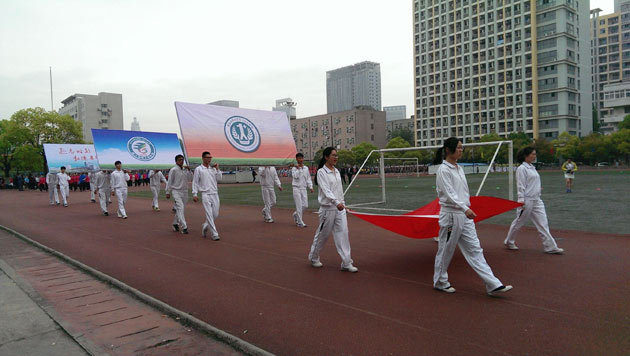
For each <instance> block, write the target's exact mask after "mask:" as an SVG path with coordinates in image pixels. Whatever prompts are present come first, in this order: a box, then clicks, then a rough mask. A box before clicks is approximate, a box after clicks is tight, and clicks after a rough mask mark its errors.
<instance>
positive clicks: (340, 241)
mask: <svg viewBox="0 0 630 356" xmlns="http://www.w3.org/2000/svg"><path fill="white" fill-rule="evenodd" d="M337 159H338V157H337V150H335V148H333V147H326V148H325V149H324V152H323V154H322V159H321V160H320V162H319V166H318V167H319V169H318V170H317V176H316V177H315V184H316V185H317V186H318V187H319V189H318V190H319V192H318V193H317V200H318V201H319V226H318V228H317V231H316V232H315V236H314V237H313V244H312V245H311V251H310V253H309V254H308V259H309V261H310V262H311V266H313V267H315V268H320V267H322V266H323V264H322V262H321V261H320V256H319V253H320V251H321V250H322V248H323V247H324V244H326V241H327V240H328V238H329V237H330V234H331V233H332V235H333V239H334V240H335V246H336V247H337V253H338V254H339V256H341V270H342V271H347V272H358V271H359V269H358V268H357V267H355V266H354V265H353V264H352V263H353V261H352V258H351V256H350V239H349V237H348V220H347V217H346V207H345V201H344V197H343V186H342V185H341V174H340V173H339V170H338V169H337V168H335V164H337Z"/></svg>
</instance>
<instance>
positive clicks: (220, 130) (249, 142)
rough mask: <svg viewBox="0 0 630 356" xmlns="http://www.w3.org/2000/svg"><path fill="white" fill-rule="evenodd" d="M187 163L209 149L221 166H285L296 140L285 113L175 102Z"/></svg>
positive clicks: (195, 160)
mask: <svg viewBox="0 0 630 356" xmlns="http://www.w3.org/2000/svg"><path fill="white" fill-rule="evenodd" d="M175 110H176V111H177V118H178V120H179V126H180V128H181V130H182V139H183V141H184V147H185V149H186V153H187V154H188V159H189V160H190V163H201V153H202V152H204V151H209V152H210V153H211V154H212V157H213V158H212V161H213V162H217V163H219V164H222V165H232V166H254V165H278V166H281V165H287V164H289V163H292V162H294V161H295V154H296V153H297V151H296V149H295V141H293V134H292V133H291V128H290V127H289V120H288V119H287V116H286V113H284V112H282V111H262V110H251V109H240V108H233V107H226V106H217V105H205V104H190V103H182V102H175Z"/></svg>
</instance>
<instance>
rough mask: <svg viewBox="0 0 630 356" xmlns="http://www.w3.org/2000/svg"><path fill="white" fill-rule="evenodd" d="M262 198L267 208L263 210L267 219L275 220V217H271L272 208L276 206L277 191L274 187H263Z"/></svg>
mask: <svg viewBox="0 0 630 356" xmlns="http://www.w3.org/2000/svg"><path fill="white" fill-rule="evenodd" d="M262 197H263V202H264V203H265V208H264V209H263V211H264V212H265V219H273V217H271V207H273V206H274V205H276V191H275V190H274V189H273V187H271V188H269V187H262Z"/></svg>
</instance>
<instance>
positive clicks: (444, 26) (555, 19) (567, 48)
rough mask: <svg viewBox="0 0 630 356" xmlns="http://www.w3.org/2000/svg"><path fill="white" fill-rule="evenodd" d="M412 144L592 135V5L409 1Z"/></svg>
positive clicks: (569, 0)
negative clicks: (513, 136)
mask: <svg viewBox="0 0 630 356" xmlns="http://www.w3.org/2000/svg"><path fill="white" fill-rule="evenodd" d="M413 6H414V7H413V11H414V13H413V35H414V43H413V45H414V73H415V83H414V84H415V93H414V98H415V116H416V118H417V119H416V128H415V134H416V142H417V145H418V146H428V145H439V144H441V143H442V142H443V140H444V139H446V138H448V137H450V136H457V137H460V138H463V139H464V141H465V142H470V141H474V140H478V139H480V138H481V137H482V136H484V135H486V134H490V133H496V134H499V135H500V136H507V135H509V134H510V133H512V132H524V133H526V134H527V135H529V136H530V137H533V138H539V137H542V138H546V139H553V138H555V137H557V136H558V135H559V134H560V133H562V132H565V131H567V132H569V133H571V134H574V135H580V136H581V135H586V134H588V133H590V132H591V130H592V113H591V112H592V110H591V103H592V97H591V67H590V42H589V33H587V31H588V30H587V29H588V28H589V8H588V2H580V1H578V0H525V1H522V0H489V1H473V0H452V1H449V0H413Z"/></svg>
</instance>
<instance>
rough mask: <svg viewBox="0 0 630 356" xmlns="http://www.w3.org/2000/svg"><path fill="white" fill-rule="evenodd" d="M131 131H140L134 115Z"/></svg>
mask: <svg viewBox="0 0 630 356" xmlns="http://www.w3.org/2000/svg"><path fill="white" fill-rule="evenodd" d="M131 131H140V122H139V121H138V119H137V118H135V117H134V118H133V121H132V122H131Z"/></svg>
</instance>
